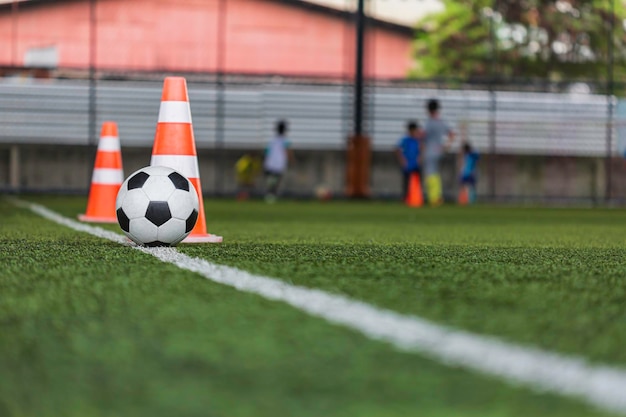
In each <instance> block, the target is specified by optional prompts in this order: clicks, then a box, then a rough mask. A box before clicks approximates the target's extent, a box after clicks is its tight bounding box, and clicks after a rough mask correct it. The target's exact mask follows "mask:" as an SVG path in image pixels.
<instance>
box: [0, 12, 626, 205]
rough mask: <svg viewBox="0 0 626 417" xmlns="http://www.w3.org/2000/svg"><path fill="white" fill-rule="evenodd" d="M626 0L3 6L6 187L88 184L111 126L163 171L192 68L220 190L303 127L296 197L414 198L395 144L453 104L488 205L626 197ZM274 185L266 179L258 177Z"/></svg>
mask: <svg viewBox="0 0 626 417" xmlns="http://www.w3.org/2000/svg"><path fill="white" fill-rule="evenodd" d="M625 18H626V13H625V12H624V4H623V2H622V0H596V1H591V0H589V1H582V0H557V1H541V0H474V1H470V0H134V1H123V0H8V1H6V0H5V1H0V39H2V42H1V43H0V45H1V46H0V188H1V189H2V190H3V191H4V192H32V191H35V192H39V191H41V192H64V193H85V194H86V193H87V190H88V188H89V183H90V179H91V171H92V168H93V160H94V156H95V151H96V146H97V143H98V139H99V138H98V136H99V130H100V126H101V125H102V122H104V121H106V120H113V121H115V122H117V123H118V126H119V134H120V141H121V145H122V155H123V163H124V170H125V174H126V175H128V174H130V173H131V172H132V171H134V170H136V169H138V168H140V167H143V166H146V165H148V164H149V161H150V154H151V147H152V144H153V139H154V132H155V128H156V122H157V117H158V111H159V105H160V97H161V88H162V83H163V79H164V77H166V76H169V75H181V76H184V77H185V78H186V79H187V82H188V88H189V96H190V104H191V111H192V116H193V127H194V132H195V140H196V146H197V149H198V159H199V164H200V173H201V177H202V185H203V188H204V190H203V192H204V193H205V196H206V195H208V196H231V195H235V193H236V192H237V182H236V172H235V164H236V161H237V160H238V159H239V158H241V157H242V155H245V154H249V155H253V156H254V155H256V156H258V157H260V156H261V155H262V152H263V149H264V148H265V146H266V144H267V143H268V141H269V140H270V139H271V138H272V136H273V128H274V124H275V122H276V120H278V119H286V120H288V121H289V125H290V131H289V138H290V140H291V142H292V144H293V148H294V150H295V157H296V163H295V164H293V165H292V166H291V167H290V169H289V173H288V175H287V177H286V179H285V183H284V190H283V192H284V193H285V194H287V195H292V196H310V195H313V194H314V193H315V190H316V189H318V188H319V187H321V186H323V187H327V188H328V189H329V190H330V191H331V192H332V194H333V195H336V196H347V197H372V198H399V197H400V195H401V187H402V185H401V175H400V171H399V168H398V164H397V160H396V157H395V155H394V148H395V146H396V144H397V142H398V140H399V138H400V137H401V136H402V135H403V134H404V130H405V125H406V122H407V121H408V120H409V119H417V120H419V121H424V120H425V119H426V112H425V103H426V101H427V100H428V99H430V98H438V99H439V100H440V101H441V104H442V116H443V118H444V119H446V120H447V121H449V122H450V123H451V124H452V126H454V128H455V130H456V132H457V134H458V135H457V141H456V145H455V147H453V148H452V149H450V151H449V152H448V154H447V155H446V157H445V158H444V160H443V168H442V178H443V184H444V193H445V195H446V196H447V198H448V199H453V198H454V196H455V195H456V192H457V188H456V187H457V178H458V175H459V164H460V162H459V161H460V158H459V155H458V153H459V144H460V143H461V141H463V140H467V141H470V142H471V143H472V144H473V145H474V146H475V148H476V149H477V150H478V151H479V152H480V154H481V159H480V162H479V166H478V172H479V175H478V197H479V199H480V200H482V201H511V202H558V203H561V202H573V203H584V204H607V203H610V204H620V203H623V202H625V201H626V200H625V197H626V181H624V179H625V178H626V177H625V176H626V162H625V160H624V155H625V153H626V129H625V127H626V125H625V124H624V123H625V121H626V101H625V96H626V84H624V82H623V81H624V76H625V75H626V66H625V61H626V37H625V27H626V21H625V20H624V19H625ZM258 187H259V190H261V189H262V179H261V178H259V180H258Z"/></svg>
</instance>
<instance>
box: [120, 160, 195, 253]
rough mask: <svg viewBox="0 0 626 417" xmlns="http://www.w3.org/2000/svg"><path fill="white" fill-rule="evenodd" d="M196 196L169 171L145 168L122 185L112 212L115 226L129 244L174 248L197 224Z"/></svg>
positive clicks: (179, 177)
mask: <svg viewBox="0 0 626 417" xmlns="http://www.w3.org/2000/svg"><path fill="white" fill-rule="evenodd" d="M198 206H199V202H198V195H197V194H196V190H195V188H194V186H193V184H191V182H190V181H189V180H188V179H187V178H186V177H184V176H183V175H182V174H180V173H179V172H177V171H175V170H173V169H172V168H167V167H162V166H149V167H145V168H141V169H140V170H138V171H135V172H133V173H132V174H131V175H130V176H129V177H128V178H126V180H125V181H124V182H123V183H122V186H121V187H120V190H119V192H118V193H117V199H116V201H115V210H116V212H117V222H118V223H119V225H120V227H121V228H122V230H123V231H124V233H125V234H126V236H128V238H129V239H131V240H132V241H133V242H135V243H137V244H138V245H144V246H174V245H176V244H177V243H179V242H180V241H181V240H183V239H184V238H186V237H187V235H189V233H190V232H191V230H192V229H193V227H194V226H195V224H196V221H197V220H198Z"/></svg>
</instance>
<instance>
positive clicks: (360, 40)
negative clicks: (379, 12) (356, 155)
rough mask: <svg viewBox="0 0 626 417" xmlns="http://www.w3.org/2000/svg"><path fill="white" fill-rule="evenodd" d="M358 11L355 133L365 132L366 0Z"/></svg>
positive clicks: (359, 4) (363, 0)
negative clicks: (364, 60)
mask: <svg viewBox="0 0 626 417" xmlns="http://www.w3.org/2000/svg"><path fill="white" fill-rule="evenodd" d="M358 1H359V2H358V7H357V12H356V62H355V68H354V134H355V135H356V136H359V135H361V134H362V133H363V56H364V49H365V48H364V47H365V39H364V38H365V36H364V35H365V0H358Z"/></svg>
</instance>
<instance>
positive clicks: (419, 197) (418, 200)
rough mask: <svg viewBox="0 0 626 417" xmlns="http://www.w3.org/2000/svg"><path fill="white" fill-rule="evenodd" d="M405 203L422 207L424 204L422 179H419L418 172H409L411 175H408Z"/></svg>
mask: <svg viewBox="0 0 626 417" xmlns="http://www.w3.org/2000/svg"><path fill="white" fill-rule="evenodd" d="M405 203H406V205H407V206H409V207H422V205H423V204H424V194H423V192H422V181H421V179H420V174H418V173H417V172H413V173H411V176H410V177H409V189H408V192H407V196H406V201H405Z"/></svg>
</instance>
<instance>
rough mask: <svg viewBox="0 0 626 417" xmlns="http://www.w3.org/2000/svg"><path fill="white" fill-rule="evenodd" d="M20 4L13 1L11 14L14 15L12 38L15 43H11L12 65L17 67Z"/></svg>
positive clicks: (15, 0)
mask: <svg viewBox="0 0 626 417" xmlns="http://www.w3.org/2000/svg"><path fill="white" fill-rule="evenodd" d="M18 7H19V6H18V3H17V0H13V4H11V14H12V15H13V24H12V25H11V36H12V38H13V41H12V42H11V64H12V65H13V66H14V67H17V66H18V65H17V18H18V16H19V15H18Z"/></svg>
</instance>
